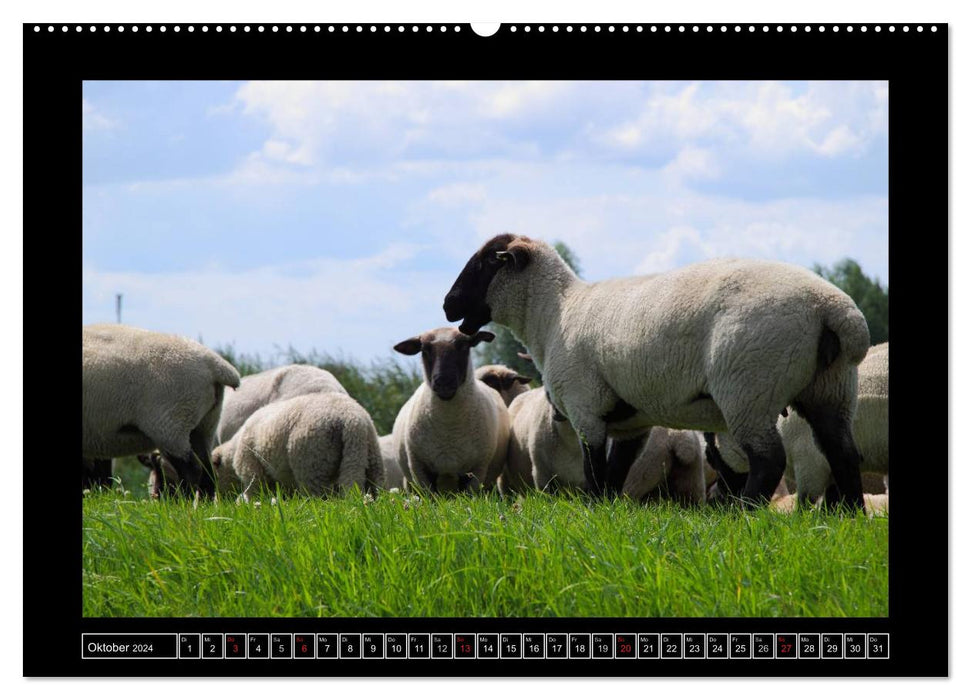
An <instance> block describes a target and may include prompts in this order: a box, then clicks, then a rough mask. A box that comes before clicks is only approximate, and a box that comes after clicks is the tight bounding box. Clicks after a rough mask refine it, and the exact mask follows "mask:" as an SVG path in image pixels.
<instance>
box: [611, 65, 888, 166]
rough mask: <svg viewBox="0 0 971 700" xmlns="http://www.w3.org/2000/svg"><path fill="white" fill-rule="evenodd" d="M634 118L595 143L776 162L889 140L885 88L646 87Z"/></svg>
mask: <svg viewBox="0 0 971 700" xmlns="http://www.w3.org/2000/svg"><path fill="white" fill-rule="evenodd" d="M651 88H652V89H651V91H650V94H649V95H648V96H647V98H646V100H645V102H644V104H643V106H642V108H641V109H640V111H639V113H638V114H636V115H635V116H634V117H633V118H629V119H627V120H624V121H621V122H619V123H617V124H615V125H613V126H611V127H607V128H605V129H603V130H602V131H601V132H599V133H598V134H595V135H594V138H595V140H597V141H599V142H600V143H602V144H604V145H606V146H608V147H612V148H615V149H620V150H627V151H641V150H669V149H671V148H677V147H679V146H680V147H684V145H686V144H695V143H709V144H710V143H719V144H721V145H723V146H726V147H732V146H734V147H736V148H741V149H745V150H747V151H749V152H750V153H751V155H754V156H757V157H760V158H765V159H774V158H780V157H784V156H788V155H790V154H792V153H798V152H808V153H814V154H817V155H821V156H827V157H832V156H836V155H842V154H846V153H850V154H856V153H858V152H859V151H860V150H861V149H863V148H865V147H866V146H867V145H869V143H870V142H872V141H873V140H875V139H878V138H886V135H887V128H888V126H887V125H888V122H887V114H888V113H887V100H888V91H887V89H886V83H885V82H859V83H857V82H849V81H829V82H822V83H810V84H809V86H808V88H807V89H806V90H805V92H802V93H801V94H799V93H797V91H796V89H795V88H794V87H793V86H791V85H788V84H783V83H776V82H731V83H720V84H717V85H707V84H702V83H691V84H688V85H683V86H682V85H680V84H676V83H667V84H665V83H660V84H653V85H652V86H651Z"/></svg>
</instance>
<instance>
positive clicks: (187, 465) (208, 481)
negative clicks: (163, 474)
mask: <svg viewBox="0 0 971 700" xmlns="http://www.w3.org/2000/svg"><path fill="white" fill-rule="evenodd" d="M81 344H82V379H81V393H82V411H81V416H82V417H81V422H82V429H81V433H82V446H81V453H82V458H83V459H111V458H113V457H124V456H127V455H134V454H138V453H139V452H147V451H149V450H152V449H153V448H158V449H159V450H160V451H161V453H162V454H163V455H164V456H165V457H166V459H168V460H169V461H170V462H171V464H172V466H173V467H174V468H175V470H176V473H177V476H178V479H179V482H180V488H181V490H183V491H185V492H188V491H189V490H190V489H191V488H196V489H198V493H199V494H201V495H204V496H212V495H214V494H215V480H214V474H213V467H212V463H211V462H210V451H211V450H212V446H213V442H214V438H215V433H216V425H217V424H218V422H219V415H220V411H221V409H222V399H223V391H224V387H227V386H229V387H234V388H235V387H238V386H239V382H240V378H239V373H238V372H237V371H236V369H235V368H234V367H233V366H232V365H231V364H229V363H228V362H226V360H224V359H223V358H222V357H220V356H219V355H218V354H216V353H215V352H213V351H212V350H210V349H209V348H206V347H205V346H203V345H201V344H200V343H197V342H195V341H192V340H187V339H185V338H180V337H178V336H174V335H166V334H163V333H155V332H153V331H147V330H143V329H140V328H133V327H131V326H122V325H92V326H85V327H84V328H82V331H81ZM200 467H201V468H200ZM161 481H162V479H161V478H158V479H157V483H161ZM152 496H153V497H158V493H157V492H154V493H153V494H152Z"/></svg>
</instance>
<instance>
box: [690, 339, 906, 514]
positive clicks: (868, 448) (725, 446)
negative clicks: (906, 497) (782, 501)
mask: <svg viewBox="0 0 971 700" xmlns="http://www.w3.org/2000/svg"><path fill="white" fill-rule="evenodd" d="M889 359H890V345H889V343H883V344H881V345H876V346H874V347H872V348H870V350H869V352H868V353H867V355H866V357H865V358H864V359H863V362H861V363H860V365H859V367H858V368H857V383H858V388H857V407H856V414H855V416H854V418H853V424H852V425H853V439H854V442H855V443H856V445H857V446H858V449H859V450H860V454H861V457H862V464H861V469H863V470H864V471H862V473H861V486H862V488H863V492H864V493H870V494H879V493H883V492H884V491H885V490H887V489H886V481H885V478H886V475H887V473H888V471H889V464H890V450H889V414H888V402H889ZM778 429H779V434H780V436H781V438H782V443H783V445H784V447H785V451H786V478H787V479H794V481H795V490H796V493H797V494H798V495H799V500H800V502H803V503H809V502H815V501H817V500H818V499H819V497H820V496H822V495H823V494H824V492H825V491H826V489H827V487H828V486H829V484H830V481H831V478H832V474H831V472H830V469H829V465H828V464H827V463H826V458H825V457H824V456H823V454H822V453H821V452H820V450H819V447H818V446H817V445H816V443H815V442H814V440H813V434H812V430H811V429H810V427H809V424H808V423H807V422H806V421H805V419H803V418H802V417H801V416H799V415H797V414H796V413H794V412H791V411H786V412H784V413H783V414H782V415H781V416H780V417H779V420H778ZM706 439H708V440H709V450H710V452H711V453H717V454H715V455H714V458H715V459H716V460H717V459H721V460H722V462H723V463H724V464H726V465H727V466H728V468H729V469H731V470H732V471H733V472H735V473H737V474H741V473H744V472H745V471H746V470H747V465H746V463H745V459H744V454H743V453H742V451H741V450H740V449H739V447H738V445H737V443H735V442H734V441H733V440H732V439H731V437H730V436H729V435H726V434H724V433H719V434H718V435H715V436H713V437H707V436H706ZM832 495H833V494H830V496H832ZM831 500H832V498H831V497H828V498H827V502H829V501H831Z"/></svg>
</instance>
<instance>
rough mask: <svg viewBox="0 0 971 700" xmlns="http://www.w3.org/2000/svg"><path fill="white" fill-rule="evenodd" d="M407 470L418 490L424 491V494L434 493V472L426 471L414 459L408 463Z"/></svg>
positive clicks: (422, 465)
mask: <svg viewBox="0 0 971 700" xmlns="http://www.w3.org/2000/svg"><path fill="white" fill-rule="evenodd" d="M408 468H409V471H410V472H411V474H412V476H413V477H414V478H413V479H412V481H413V482H414V484H415V485H416V486H417V487H418V490H420V491H424V492H425V493H435V491H436V490H437V489H436V483H435V482H436V480H437V479H436V474H435V472H433V471H431V470H430V469H428V468H427V467H426V466H425V465H424V464H422V463H421V462H419V461H418V460H416V459H412V460H410V461H409V464H408Z"/></svg>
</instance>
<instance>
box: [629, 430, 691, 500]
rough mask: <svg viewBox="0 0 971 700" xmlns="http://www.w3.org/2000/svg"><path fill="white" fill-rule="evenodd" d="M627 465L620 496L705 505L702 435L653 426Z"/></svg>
mask: <svg viewBox="0 0 971 700" xmlns="http://www.w3.org/2000/svg"><path fill="white" fill-rule="evenodd" d="M642 443H643V445H642V447H641V448H640V450H639V451H638V453H637V456H636V457H635V459H634V463H633V464H631V466H630V472H629V473H628V475H627V481H625V482H624V488H623V494H624V495H625V496H629V497H630V498H633V499H634V500H637V501H642V502H643V501H649V500H655V499H657V498H659V497H665V498H670V499H672V500H675V501H677V502H678V503H681V504H682V505H686V506H687V505H699V504H701V503H704V502H705V461H704V458H703V457H702V449H701V436H699V435H698V433H696V432H694V431H693V430H671V429H669V428H663V427H660V426H658V427H654V428H651V432H650V433H649V434H648V436H647V438H646V439H642Z"/></svg>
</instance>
